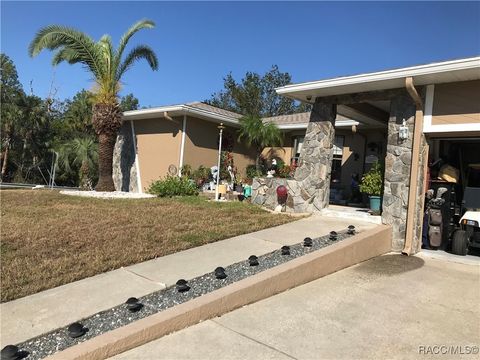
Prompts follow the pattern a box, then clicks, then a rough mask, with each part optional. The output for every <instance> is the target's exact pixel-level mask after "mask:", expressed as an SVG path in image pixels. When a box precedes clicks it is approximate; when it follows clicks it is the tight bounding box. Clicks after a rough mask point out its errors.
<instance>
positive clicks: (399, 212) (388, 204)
mask: <svg viewBox="0 0 480 360" xmlns="http://www.w3.org/2000/svg"><path fill="white" fill-rule="evenodd" d="M403 119H405V120H406V124H407V126H408V129H409V138H408V139H407V140H403V141H402V140H400V139H399V137H398V132H399V129H400V126H401V125H402V123H403ZM414 120H415V104H414V103H413V101H412V99H411V98H410V96H409V95H408V94H407V93H405V94H402V95H399V96H397V97H395V98H393V99H392V101H391V105H390V119H389V122H388V139H387V154H386V157H385V184H384V193H383V206H382V208H383V209H382V222H383V223H384V224H388V225H392V227H393V236H392V250H393V251H401V250H402V249H403V247H404V244H405V231H406V222H407V206H408V191H409V186H410V167H411V166H410V165H411V162H412V145H413V131H414ZM425 147H426V141H425V137H424V136H423V135H422V142H421V146H420V154H421V158H420V166H419V169H418V172H419V175H418V189H417V201H416V204H415V211H414V214H415V215H416V217H415V219H414V231H415V234H414V239H413V244H412V248H413V249H414V251H418V249H419V248H420V244H421V226H422V222H423V208H422V206H421V205H422V204H423V181H424V179H423V164H424V161H426V156H424V155H426V154H424V149H425Z"/></svg>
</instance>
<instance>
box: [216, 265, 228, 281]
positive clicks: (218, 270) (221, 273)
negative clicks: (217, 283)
mask: <svg viewBox="0 0 480 360" xmlns="http://www.w3.org/2000/svg"><path fill="white" fill-rule="evenodd" d="M215 277H216V278H217V279H225V278H226V277H227V274H225V269H224V268H223V267H221V266H219V267H217V268H216V269H215Z"/></svg>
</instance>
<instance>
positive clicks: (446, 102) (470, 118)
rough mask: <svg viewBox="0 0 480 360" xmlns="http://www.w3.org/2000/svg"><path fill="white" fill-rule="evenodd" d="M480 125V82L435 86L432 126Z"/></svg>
mask: <svg viewBox="0 0 480 360" xmlns="http://www.w3.org/2000/svg"><path fill="white" fill-rule="evenodd" d="M465 123H480V80H474V81H461V82H454V83H447V84H437V85H435V92H434V97H433V111H432V125H447V124H465Z"/></svg>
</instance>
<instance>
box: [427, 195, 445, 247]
mask: <svg viewBox="0 0 480 360" xmlns="http://www.w3.org/2000/svg"><path fill="white" fill-rule="evenodd" d="M446 191H447V189H446V188H444V187H440V188H438V190H437V194H436V196H435V197H433V190H429V194H427V196H430V197H431V198H430V200H429V201H428V239H429V241H430V246H433V247H439V246H440V245H441V244H442V233H443V228H442V224H443V217H442V211H441V207H442V205H443V204H444V203H445V199H443V198H442V195H443V194H445V192H446Z"/></svg>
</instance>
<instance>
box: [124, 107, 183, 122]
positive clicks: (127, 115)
mask: <svg viewBox="0 0 480 360" xmlns="http://www.w3.org/2000/svg"><path fill="white" fill-rule="evenodd" d="M182 110H183V105H173V106H160V107H154V108H148V109H140V110H130V111H125V112H124V113H123V119H126V120H135V119H134V118H138V119H141V118H142V117H143V116H149V115H163V113H164V112H172V111H182Z"/></svg>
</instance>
